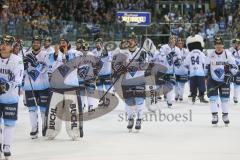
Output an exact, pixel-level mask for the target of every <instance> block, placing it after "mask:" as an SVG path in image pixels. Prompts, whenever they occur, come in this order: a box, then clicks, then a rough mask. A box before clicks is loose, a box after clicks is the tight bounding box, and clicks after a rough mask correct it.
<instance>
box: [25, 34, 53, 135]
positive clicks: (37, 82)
mask: <svg viewBox="0 0 240 160" xmlns="http://www.w3.org/2000/svg"><path fill="white" fill-rule="evenodd" d="M41 42H42V39H41V37H39V36H34V37H33V40H32V51H31V52H29V53H26V56H24V58H23V59H24V60H23V62H24V70H25V77H24V86H23V89H24V90H25V96H26V105H27V107H28V110H29V115H30V123H31V132H30V136H31V138H32V139H36V138H38V132H39V126H38V124H39V123H38V107H39V108H40V112H41V118H42V135H43V136H45V132H46V128H45V125H46V116H45V112H46V111H47V109H48V103H47V102H48V98H49V96H50V91H49V77H48V72H47V71H48V68H49V67H48V64H47V60H46V56H45V55H46V52H44V51H42V50H41Z"/></svg>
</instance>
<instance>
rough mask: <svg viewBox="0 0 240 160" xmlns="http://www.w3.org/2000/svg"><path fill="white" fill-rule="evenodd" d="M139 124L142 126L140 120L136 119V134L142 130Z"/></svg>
mask: <svg viewBox="0 0 240 160" xmlns="http://www.w3.org/2000/svg"><path fill="white" fill-rule="evenodd" d="M141 124H142V120H141V119H137V121H136V125H135V129H136V132H139V130H140V129H141V128H142V127H141Z"/></svg>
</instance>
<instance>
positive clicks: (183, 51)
mask: <svg viewBox="0 0 240 160" xmlns="http://www.w3.org/2000/svg"><path fill="white" fill-rule="evenodd" d="M180 51H181V54H180V56H181V65H179V66H176V67H175V74H176V75H187V74H188V72H187V70H186V68H185V67H184V65H183V62H184V60H185V59H186V57H187V55H188V54H189V51H188V49H187V48H182V49H180Z"/></svg>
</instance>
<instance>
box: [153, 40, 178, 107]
mask: <svg viewBox="0 0 240 160" xmlns="http://www.w3.org/2000/svg"><path fill="white" fill-rule="evenodd" d="M155 57H156V61H158V62H159V63H160V64H162V65H163V66H165V67H167V68H168V70H167V72H166V74H165V75H164V77H163V79H164V81H166V82H169V83H170V84H171V85H172V87H171V88H173V86H174V85H175V84H176V79H175V76H174V72H175V68H176V67H179V66H180V64H181V51H180V49H179V48H178V47H177V46H176V37H175V36H173V35H172V36H170V37H169V43H168V44H165V45H163V46H162V47H161V49H160V52H159V54H157V55H155ZM164 96H165V97H166V99H167V105H168V107H171V106H172V100H173V89H171V91H170V92H168V93H167V94H166V95H164Z"/></svg>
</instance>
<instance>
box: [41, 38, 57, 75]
mask: <svg viewBox="0 0 240 160" xmlns="http://www.w3.org/2000/svg"><path fill="white" fill-rule="evenodd" d="M51 44H52V38H51V37H46V38H45V39H44V44H43V45H44V46H43V47H42V52H45V53H46V55H45V56H46V60H47V64H48V67H49V68H48V76H49V79H50V78H51V74H52V72H53V71H54V70H55V69H56V68H57V67H58V66H59V65H60V64H61V61H60V60H59V59H57V57H56V56H54V52H55V49H54V48H53V47H52V46H51Z"/></svg>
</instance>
